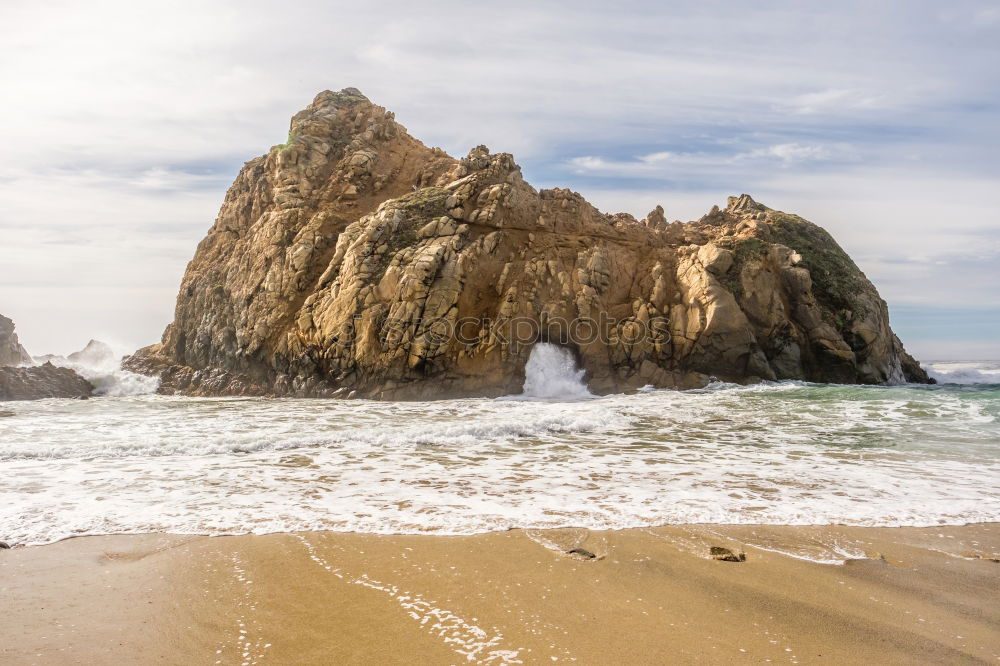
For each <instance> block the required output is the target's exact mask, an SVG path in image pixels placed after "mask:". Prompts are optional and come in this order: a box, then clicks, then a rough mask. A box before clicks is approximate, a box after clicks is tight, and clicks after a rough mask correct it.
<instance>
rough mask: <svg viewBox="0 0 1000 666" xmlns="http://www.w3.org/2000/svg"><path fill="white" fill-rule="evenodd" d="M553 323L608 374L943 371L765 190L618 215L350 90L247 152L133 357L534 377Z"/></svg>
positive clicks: (333, 386)
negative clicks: (460, 151) (420, 131)
mask: <svg viewBox="0 0 1000 666" xmlns="http://www.w3.org/2000/svg"><path fill="white" fill-rule="evenodd" d="M537 340H547V341H550V342H557V343H560V344H565V345H566V346H568V347H569V348H571V349H572V350H573V351H574V353H575V354H576V355H577V358H578V359H579V362H580V364H581V366H582V367H583V368H584V369H585V370H586V381H587V383H588V385H589V387H590V389H591V390H592V391H595V392H612V391H620V390H630V389H635V388H638V387H640V386H643V385H653V386H657V387H680V388H686V387H694V386H702V385H704V384H706V383H707V382H708V381H710V379H711V378H713V377H714V378H718V379H721V380H726V381H735V382H753V381H759V380H774V379H805V380H812V381H822V382H851V383H854V382H857V383H886V382H901V381H905V380H909V381H926V380H927V377H926V374H924V372H923V370H921V369H920V367H919V365H918V364H917V363H916V362H915V361H914V360H913V359H912V358H911V357H910V356H909V355H908V354H907V353H906V352H905V351H904V349H903V346H902V344H901V343H900V342H899V340H898V339H897V338H896V337H895V336H894V335H893V333H892V331H891V330H890V328H889V323H888V312H887V308H886V305H885V302H884V301H882V299H881V298H879V296H878V293H877V292H876V290H875V288H874V287H873V286H872V284H871V283H870V282H869V281H868V280H867V279H866V278H865V276H864V274H863V273H861V271H860V270H859V269H858V268H857V266H855V265H854V263H853V262H852V261H851V260H850V258H849V257H848V256H847V255H846V254H845V253H844V252H843V250H841V249H840V247H839V246H838V245H837V244H836V242H834V240H833V239H832V238H831V237H830V236H829V235H828V234H827V233H826V232H825V231H823V230H822V229H820V228H819V227H817V226H815V225H813V224H811V223H809V222H807V221H805V220H803V219H801V218H799V217H796V216H794V215H788V214H785V213H781V212H778V211H774V210H771V209H769V208H767V207H765V206H763V205H761V204H758V203H757V202H755V201H753V199H751V198H750V197H749V196H748V195H742V196H740V197H731V198H730V200H729V202H728V205H727V207H726V208H725V210H720V209H718V208H717V207H716V208H713V210H712V211H711V212H710V213H709V214H708V215H706V216H705V217H703V218H701V219H700V220H698V221H695V222H689V223H686V224H681V223H680V222H673V223H668V222H667V220H666V217H665V214H664V211H663V209H662V208H661V207H657V208H656V210H654V211H652V212H651V213H650V214H649V215H648V216H647V218H646V219H644V220H636V219H634V218H633V217H632V216H630V215H627V214H617V215H607V214H604V213H601V212H600V211H598V210H597V209H595V208H594V207H593V206H591V205H590V204H589V203H587V202H586V201H585V200H584V199H583V198H582V197H581V196H580V195H579V194H576V193H574V192H570V191H568V190H561V189H552V190H541V191H538V190H535V189H534V188H532V187H531V186H530V185H529V184H528V183H526V182H525V181H524V180H523V179H522V177H521V171H520V168H519V167H518V166H517V165H516V164H515V163H514V160H513V158H512V157H511V156H510V155H508V154H503V153H501V154H491V153H490V152H489V151H488V150H487V149H486V148H485V147H484V146H479V147H477V148H474V149H473V150H472V151H470V153H469V154H468V156H467V157H465V158H463V159H461V160H457V159H454V158H451V157H449V156H448V155H446V154H445V153H444V152H443V151H441V150H439V149H434V148H427V147H426V146H424V145H423V144H421V143H420V142H418V141H417V140H415V139H413V138H412V137H410V136H409V135H408V134H407V133H406V131H405V129H404V128H403V127H402V126H400V125H399V124H397V123H396V122H395V120H394V118H393V115H392V114H391V113H389V112H387V111H386V110H385V109H383V108H382V107H379V106H376V105H374V104H372V103H371V102H369V101H368V100H367V99H366V98H365V97H364V96H363V95H361V93H359V92H358V91H357V90H355V89H350V88H349V89H346V90H343V91H341V92H339V93H332V92H324V93H321V94H320V95H318V96H317V97H316V99H315V100H314V101H313V103H312V104H311V105H310V106H309V107H308V108H306V109H305V110H303V111H301V112H300V113H298V114H296V116H295V117H294V118H293V119H292V123H291V131H290V132H289V141H288V143H286V144H284V145H281V146H275V147H273V148H272V149H271V150H270V151H269V152H268V153H267V154H266V155H263V156H261V157H258V158H256V159H254V160H252V161H250V162H248V163H247V164H246V166H245V167H244V168H243V170H242V171H241V172H240V175H239V176H238V177H237V179H236V182H235V183H234V184H233V186H232V187H231V188H230V190H229V192H228V193H227V195H226V199H225V202H224V204H223V206H222V210H221V211H220V213H219V217H218V219H217V220H216V222H215V224H214V226H213V227H212V229H211V230H210V231H209V233H208V236H207V237H206V238H205V239H204V240H203V241H202V242H201V243H200V244H199V246H198V250H197V252H196V254H195V257H194V259H193V260H192V261H191V263H190V264H189V266H188V269H187V272H186V274H185V276H184V279H183V282H182V284H181V290H180V294H179V296H178V299H177V308H176V313H175V319H174V322H173V323H172V324H171V325H170V326H168V327H167V330H166V332H165V333H164V336H163V340H162V342H161V343H160V344H157V345H153V346H151V347H147V348H145V349H142V350H140V351H139V352H137V353H136V354H135V355H134V356H133V357H131V358H130V359H128V360H127V362H126V367H127V368H129V369H132V370H136V371H140V372H146V373H150V374H154V373H155V374H159V375H161V378H162V382H161V391H166V392H174V391H181V392H185V393H192V394H206V395H217V394H244V395H247V394H250V395H297V396H331V395H357V396H366V397H374V398H385V399H406V398H419V397H448V396H471V395H475V396H480V395H486V396H490V395H500V394H504V393H514V392H519V391H520V388H521V385H522V383H523V380H524V365H525V362H526V361H527V358H528V354H529V352H530V348H531V345H532V344H533V342H535V341H537Z"/></svg>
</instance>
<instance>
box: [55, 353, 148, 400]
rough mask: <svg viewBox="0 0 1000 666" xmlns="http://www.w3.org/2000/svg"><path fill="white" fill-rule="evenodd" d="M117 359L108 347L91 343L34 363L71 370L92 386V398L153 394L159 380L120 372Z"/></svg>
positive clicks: (124, 371) (117, 354) (119, 364)
mask: <svg viewBox="0 0 1000 666" xmlns="http://www.w3.org/2000/svg"><path fill="white" fill-rule="evenodd" d="M121 356H122V355H121V354H120V353H117V352H116V351H115V350H114V349H112V348H111V346H110V345H108V344H106V343H104V342H100V341H98V340H91V341H90V342H88V343H87V346H86V347H84V348H83V349H81V350H80V351H77V352H73V353H72V354H70V355H69V356H58V355H52V354H49V355H46V356H39V357H36V358H35V361H36V362H45V361H48V362H50V363H52V365H55V366H58V367H61V368H69V369H70V370H73V371H75V372H76V373H77V374H78V375H80V376H81V377H83V378H84V379H86V380H87V381H89V382H90V383H91V384H93V385H94V395H98V396H110V397H123V396H130V395H145V394H147V393H155V392H156V389H157V387H158V386H159V384H160V380H159V379H158V378H157V377H147V376H146V375H140V374H137V373H135V372H130V371H128V370H123V369H122V367H121Z"/></svg>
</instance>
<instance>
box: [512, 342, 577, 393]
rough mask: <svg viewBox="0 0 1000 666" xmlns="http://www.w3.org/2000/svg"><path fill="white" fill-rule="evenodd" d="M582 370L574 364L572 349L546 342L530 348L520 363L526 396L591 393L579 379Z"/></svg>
mask: <svg viewBox="0 0 1000 666" xmlns="http://www.w3.org/2000/svg"><path fill="white" fill-rule="evenodd" d="M584 374H585V372H584V371H583V370H581V369H579V368H577V367H576V359H575V358H573V352H571V351H570V350H569V349H566V348H565V347H559V346H557V345H554V344H550V343H548V342H539V343H537V344H535V346H534V347H532V348H531V354H530V355H529V356H528V362H527V364H526V365H525V366H524V375H525V377H524V393H523V396H524V397H526V398H542V399H556V400H580V399H584V398H592V397H593V395H592V394H591V393H590V391H588V390H587V385H586V384H584V383H583V376H584Z"/></svg>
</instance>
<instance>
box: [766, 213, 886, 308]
mask: <svg viewBox="0 0 1000 666" xmlns="http://www.w3.org/2000/svg"><path fill="white" fill-rule="evenodd" d="M771 229H772V232H773V237H774V240H775V241H776V242H778V243H781V244H782V245H787V246H788V247H790V248H792V249H793V250H795V251H796V252H798V253H799V254H800V255H801V256H802V263H801V266H802V267H804V268H806V269H808V270H809V273H810V275H811V276H812V281H813V293H814V294H815V295H816V298H817V299H818V300H819V301H820V303H822V304H823V305H824V306H826V308H825V311H826V312H833V313H838V314H837V315H833V318H834V320H835V321H832V322H831V323H833V324H834V325H835V326H837V328H843V327H844V326H846V324H847V321H846V319H845V318H844V317H843V316H841V315H839V313H840V312H842V311H845V310H846V311H849V312H851V313H853V315H854V316H855V317H856V316H859V315H862V314H863V313H861V312H859V305H858V302H857V298H856V296H857V294H858V293H860V292H861V291H862V290H865V289H866V288H867V284H866V280H865V276H864V274H863V273H862V272H861V269H860V268H858V266H857V264H855V263H854V261H852V260H851V258H850V257H849V256H848V255H847V253H846V252H844V250H843V249H841V247H840V246H839V245H837V241H835V240H833V237H832V236H831V235H830V234H828V233H827V232H826V231H825V230H824V229H823V228H822V227H819V226H817V225H815V224H813V223H812V222H809V221H807V220H804V219H802V218H801V217H799V216H798V215H789V214H788V213H775V214H774V219H773V221H772V224H771Z"/></svg>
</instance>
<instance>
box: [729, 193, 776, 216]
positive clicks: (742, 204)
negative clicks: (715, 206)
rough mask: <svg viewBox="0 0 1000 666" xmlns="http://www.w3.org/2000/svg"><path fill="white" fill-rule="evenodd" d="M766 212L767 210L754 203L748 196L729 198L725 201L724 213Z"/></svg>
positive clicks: (765, 207)
mask: <svg viewBox="0 0 1000 666" xmlns="http://www.w3.org/2000/svg"><path fill="white" fill-rule="evenodd" d="M766 210H769V208H768V207H767V206H764V205H762V204H759V203H757V202H756V201H754V200H753V198H752V197H751V196H750V195H749V194H741V195H740V196H738V197H729V198H728V199H727V200H726V211H727V212H730V213H743V212H751V211H753V212H762V211H766Z"/></svg>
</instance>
